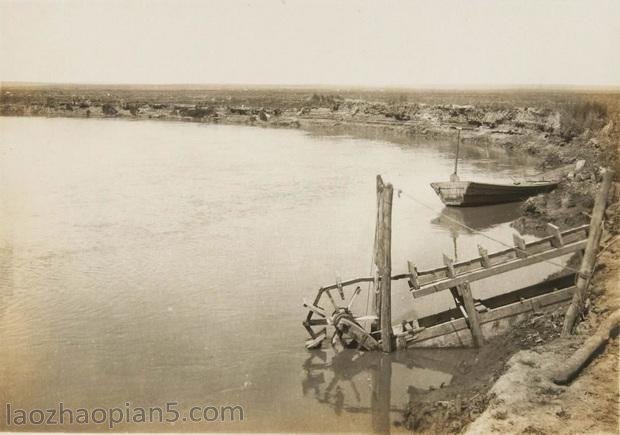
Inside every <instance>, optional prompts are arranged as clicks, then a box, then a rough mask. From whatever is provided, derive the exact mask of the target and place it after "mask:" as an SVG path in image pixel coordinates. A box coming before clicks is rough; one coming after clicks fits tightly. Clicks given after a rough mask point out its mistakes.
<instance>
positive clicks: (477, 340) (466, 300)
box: [460, 283, 484, 347]
mask: <svg viewBox="0 0 620 435" xmlns="http://www.w3.org/2000/svg"><path fill="white" fill-rule="evenodd" d="M460 290H461V297H462V298H463V305H465V312H466V313H467V317H468V319H469V329H470V330H471V335H472V338H473V341H474V346H476V347H480V346H482V345H483V344H484V336H483V335H482V329H481V328H480V319H479V318H478V311H476V307H475V306H474V298H473V296H472V295H471V288H469V283H465V284H462V285H461V286H460Z"/></svg>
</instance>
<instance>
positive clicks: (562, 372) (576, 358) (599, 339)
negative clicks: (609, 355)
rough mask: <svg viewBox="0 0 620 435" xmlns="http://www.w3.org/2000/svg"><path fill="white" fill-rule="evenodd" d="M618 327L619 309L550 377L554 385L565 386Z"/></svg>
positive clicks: (619, 320) (619, 321)
mask: <svg viewBox="0 0 620 435" xmlns="http://www.w3.org/2000/svg"><path fill="white" fill-rule="evenodd" d="M619 325H620V309H619V310H616V311H614V313H613V314H612V315H611V316H609V317H608V318H607V319H605V321H604V322H603V323H601V325H600V326H599V327H598V329H597V330H596V334H594V335H593V336H592V337H590V338H588V339H587V340H586V342H585V343H584V344H583V346H581V348H579V349H578V350H577V351H576V352H575V353H574V354H573V355H572V356H571V357H570V358H569V359H568V361H566V363H565V364H564V365H563V366H562V367H560V368H559V369H558V370H557V371H556V372H554V373H553V374H552V375H551V380H552V381H553V382H555V383H556V384H560V385H565V384H568V383H569V382H570V381H571V380H573V379H574V378H575V377H576V376H577V375H578V374H579V372H580V371H581V370H582V369H583V368H584V367H585V366H586V365H587V364H588V362H590V360H591V359H592V357H593V356H594V354H595V353H596V352H597V351H598V350H599V349H600V348H601V347H602V346H604V345H605V343H607V341H608V340H609V337H610V336H611V335H612V334H613V333H614V331H615V330H616V329H617V328H618V326H619Z"/></svg>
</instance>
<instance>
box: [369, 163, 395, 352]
mask: <svg viewBox="0 0 620 435" xmlns="http://www.w3.org/2000/svg"><path fill="white" fill-rule="evenodd" d="M393 198H394V188H393V187H392V185H391V184H389V183H388V184H384V183H383V179H382V178H381V176H380V175H377V226H376V231H375V265H376V266H377V274H376V275H375V298H374V301H375V303H374V306H373V308H374V310H375V314H376V315H377V316H378V317H379V325H380V327H381V342H382V349H383V351H384V352H391V351H392V348H393V346H392V335H393V334H392V200H393ZM377 290H378V291H377Z"/></svg>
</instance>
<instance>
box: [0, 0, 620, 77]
mask: <svg viewBox="0 0 620 435" xmlns="http://www.w3.org/2000/svg"><path fill="white" fill-rule="evenodd" d="M619 46H620V1H618V0H611V1H597V0H595V1H591V0H588V1H571V0H534V1H530V0H518V1H512V0H505V1H500V0H498V1H480V0H470V1H458V0H454V1H450V0H446V1H416V0H408V1H385V0H382V1H361V0H352V1H338V0H329V1H323V0H312V1H296V0H295V1H294V0H260V1H258V0H245V1H238V0H222V1H218V0H205V1H190V0H170V1H156V0H152V1H146V0H105V1H101V0H65V1H59V0H34V1H24V0H20V1H18V0H0V80H1V81H5V82H6V81H22V82H45V83H129V84H264V85H316V84H320V85H352V86H396V87H426V86H435V87H441V86H445V87H452V86H495V87H496V86H541V85H542V86H545V85H576V86H613V87H617V86H620V55H618V53H620V50H619Z"/></svg>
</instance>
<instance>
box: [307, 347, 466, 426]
mask: <svg viewBox="0 0 620 435" xmlns="http://www.w3.org/2000/svg"><path fill="white" fill-rule="evenodd" d="M449 360H450V359H448V360H447V361H446V360H444V361H442V360H441V359H436V358H429V357H425V356H424V351H419V350H416V351H399V352H395V353H392V354H385V353H382V352H359V351H354V350H343V351H340V352H335V353H333V352H332V351H331V350H330V352H329V353H328V352H325V351H322V350H315V351H311V352H310V353H309V356H308V358H307V359H306V360H305V361H304V363H303V369H304V375H305V377H304V378H303V379H302V383H301V385H302V392H303V394H304V396H311V397H314V398H315V399H316V400H317V401H318V402H319V403H322V404H325V405H326V406H329V407H330V408H332V409H333V411H334V413H335V414H336V415H338V416H340V415H342V414H343V413H363V414H370V415H371V419H372V430H373V431H374V432H382V433H386V432H389V431H390V427H391V426H392V423H393V422H394V421H397V420H400V418H401V416H402V413H403V412H404V411H405V408H406V406H407V404H408V403H409V402H410V401H411V399H412V397H413V395H414V394H418V393H423V392H425V391H428V390H432V389H437V388H441V387H444V386H447V385H448V384H450V382H451V381H452V377H453V375H452V372H453V371H454V367H455V366H456V364H455V363H452V362H450V361H449Z"/></svg>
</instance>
